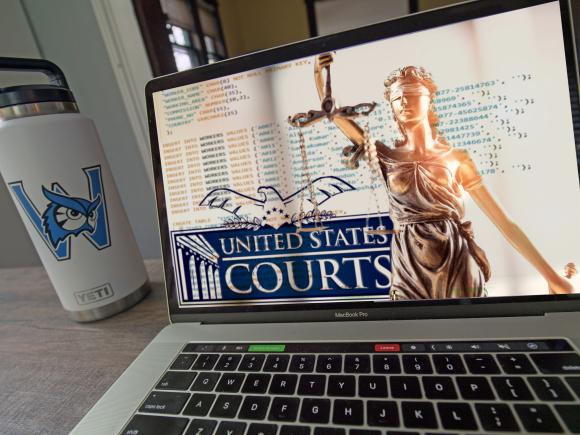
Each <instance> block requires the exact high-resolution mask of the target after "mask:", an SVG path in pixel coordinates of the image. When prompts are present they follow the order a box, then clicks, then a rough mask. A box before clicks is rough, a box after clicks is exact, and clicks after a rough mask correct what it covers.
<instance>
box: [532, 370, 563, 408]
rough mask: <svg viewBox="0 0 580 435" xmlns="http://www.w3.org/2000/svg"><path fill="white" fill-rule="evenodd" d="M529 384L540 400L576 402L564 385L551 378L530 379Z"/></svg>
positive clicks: (558, 380)
mask: <svg viewBox="0 0 580 435" xmlns="http://www.w3.org/2000/svg"><path fill="white" fill-rule="evenodd" d="M528 382H529V383H530V385H531V386H532V388H533V389H534V391H535V392H536V394H537V396H538V398H539V399H540V400H557V401H562V402H563V401H570V400H574V397H572V394H570V392H569V391H568V389H567V388H566V386H565V385H564V383H563V382H562V381H561V380H560V379H558V378H556V377H551V376H545V377H542V376H539V377H530V378H528Z"/></svg>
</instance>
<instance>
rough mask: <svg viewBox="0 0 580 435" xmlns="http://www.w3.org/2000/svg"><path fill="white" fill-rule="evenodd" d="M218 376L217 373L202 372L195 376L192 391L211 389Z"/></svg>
mask: <svg viewBox="0 0 580 435" xmlns="http://www.w3.org/2000/svg"><path fill="white" fill-rule="evenodd" d="M219 378H220V374H219V373H211V372H202V373H200V374H199V375H198V376H197V378H196V380H195V382H194V383H193V385H192V386H191V389H192V390H193V391H212V390H213V388H214V387H215V384H216V383H217V381H218V379H219Z"/></svg>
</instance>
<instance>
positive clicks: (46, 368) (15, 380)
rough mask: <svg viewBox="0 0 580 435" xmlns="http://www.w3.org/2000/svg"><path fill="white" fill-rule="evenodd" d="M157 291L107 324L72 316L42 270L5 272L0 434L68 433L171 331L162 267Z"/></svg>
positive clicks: (0, 284) (0, 286) (157, 270)
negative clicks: (141, 355) (165, 329)
mask: <svg viewBox="0 0 580 435" xmlns="http://www.w3.org/2000/svg"><path fill="white" fill-rule="evenodd" d="M146 263H147V270H148V272H149V277H150V279H151V283H152V284H151V285H152V292H151V293H150V294H149V296H147V297H146V298H145V299H144V300H143V301H142V302H141V303H139V304H138V305H137V306H135V307H133V308H131V309H130V310H128V311H126V312H124V313H121V314H118V315H116V316H113V317H111V318H109V319H106V320H101V321H98V322H93V323H85V324H81V323H76V322H74V321H72V320H70V319H69V318H68V317H67V314H66V312H65V311H64V310H63V309H62V306H61V305H60V302H59V300H58V298H57V296H56V293H55V292H54V290H53V288H52V285H51V284H50V281H49V280H48V277H47V275H46V273H45V272H44V269H43V268H40V267H35V268H23V269H0V433H7V434H8V433H9V434H33V433H34V434H41V433H42V434H60V433H63V434H64V433H68V432H70V431H71V430H72V428H73V427H74V426H75V425H76V424H77V423H78V422H79V421H80V419H81V418H82V417H83V416H84V415H85V414H86V412H87V411H88V410H89V409H90V408H91V406H93V405H94V403H95V402H96V401H97V400H98V399H99V397H101V395H102V394H103V393H104V392H105V391H106V390H107V389H108V388H109V387H110V386H111V384H112V383H113V382H114V381H115V380H116V379H117V378H118V377H119V376H120V375H121V373H122V372H123V371H124V370H125V369H126V368H127V367H128V366H129V364H130V363H131V362H132V361H133V359H135V357H136V356H137V355H138V354H139V353H140V352H141V351H142V350H143V349H144V348H145V346H146V345H147V344H148V343H149V342H150V341H151V340H152V339H153V337H154V336H155V335H156V334H157V333H158V332H159V331H160V330H161V329H162V328H163V327H164V326H165V325H167V324H168V323H169V322H168V319H167V310H166V305H165V294H164V289H163V285H162V267H161V262H160V261H148V262H146Z"/></svg>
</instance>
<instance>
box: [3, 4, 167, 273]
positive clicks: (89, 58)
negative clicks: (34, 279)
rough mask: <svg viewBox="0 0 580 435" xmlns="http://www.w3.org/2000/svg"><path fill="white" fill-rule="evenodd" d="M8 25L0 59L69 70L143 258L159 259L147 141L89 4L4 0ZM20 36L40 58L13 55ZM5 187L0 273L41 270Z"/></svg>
mask: <svg viewBox="0 0 580 435" xmlns="http://www.w3.org/2000/svg"><path fill="white" fill-rule="evenodd" d="M117 1H119V0H117ZM122 1H128V2H130V0H122ZM6 4H8V5H10V6H11V7H6ZM4 21H5V22H6V23H8V24H9V25H10V26H11V27H5V26H4V25H0V55H12V56H19V57H26V56H32V57H43V58H46V59H48V60H51V61H53V62H55V63H56V64H58V65H59V66H60V67H61V68H62V69H63V71H64V72H65V74H66V76H67V79H68V82H69V84H70V86H71V88H72V90H73V92H74V95H75V97H76V99H77V102H78V104H79V108H80V111H81V112H82V113H83V114H85V115H86V116H88V117H89V118H91V119H92V120H93V121H94V122H95V124H96V126H97V129H98V131H99V134H100V137H101V141H102V143H103V147H104V149H105V153H106V155H107V158H108V160H109V164H110V165H111V169H112V171H113V176H114V178H115V182H116V184H117V187H118V189H119V191H120V194H121V199H122V201H123V204H124V206H125V209H126V211H127V214H128V216H129V221H130V223H131V226H132V228H133V231H134V233H135V236H136V238H137V241H138V243H139V246H140V248H141V252H142V254H143V256H144V257H145V258H160V256H161V253H160V247H159V235H158V229H157V222H156V211H155V198H154V193H153V186H152V183H151V179H150V177H149V176H148V172H147V169H146V166H145V162H144V156H143V155H142V152H141V150H142V149H143V147H148V144H143V143H141V142H140V141H142V140H143V139H140V140H138V139H137V135H136V134H135V131H134V130H133V128H132V125H131V119H130V118H129V114H128V113H127V110H126V108H125V101H124V100H123V97H122V93H121V90H120V88H119V86H118V84H117V83H118V81H117V77H116V71H115V70H114V68H117V67H118V65H113V64H112V63H111V60H110V58H109V53H108V52H107V49H106V47H105V44H104V41H103V36H102V34H101V30H100V29H99V26H98V23H97V20H96V17H95V12H94V10H93V7H92V5H91V2H89V1H69V0H51V1H49V2H47V1H44V0H20V1H18V0H7V1H6V0H3V2H2V14H1V15H0V24H4ZM19 33H21V34H25V35H27V38H28V41H29V42H30V41H32V42H35V43H36V46H37V49H36V52H34V51H32V50H31V49H30V47H28V48H27V47H26V46H25V45H23V44H22V45H19V46H18V47H14V49H13V50H12V51H10V50H9V49H10V47H5V44H7V43H8V44H9V43H10V41H17V40H18V38H16V37H15V35H17V34H19ZM32 35H34V38H32ZM25 40H26V39H25ZM138 42H139V43H141V44H142V42H141V41H138ZM139 49H142V47H139ZM19 83H22V80H21V79H20V82H19ZM142 92H144V90H142ZM143 113H144V112H143ZM147 164H149V163H147ZM2 189H3V191H0V210H2V223H3V225H1V226H0V240H1V241H2V242H1V244H0V267H15V266H27V265H32V264H40V263H39V260H38V257H37V256H36V254H35V253H34V251H33V248H32V246H31V244H30V242H29V241H28V235H27V234H26V233H25V230H24V226H23V225H22V223H20V222H18V219H19V218H18V217H17V215H16V209H15V206H14V204H13V203H12V200H11V199H10V198H9V196H8V193H7V192H6V190H5V187H2ZM6 215H7V216H9V218H10V219H11V220H12V221H13V222H11V223H10V224H9V225H5V224H4V222H6V220H5V216H6ZM6 240H9V241H10V243H9V244H8V243H5V241H6ZM8 247H10V249H8ZM21 247H22V248H21ZM13 251H18V253H15V252H13Z"/></svg>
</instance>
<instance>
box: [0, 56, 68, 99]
mask: <svg viewBox="0 0 580 435" xmlns="http://www.w3.org/2000/svg"><path fill="white" fill-rule="evenodd" d="M0 71H22V72H40V73H42V74H44V75H46V76H47V77H48V80H49V82H50V84H48V85H41V84H39V85H23V86H11V87H8V88H4V89H2V88H0V109H1V108H3V107H9V106H17V105H21V104H34V103H46V102H57V101H60V102H64V103H74V102H75V99H74V96H73V94H72V91H71V90H70V88H69V86H68V83H67V82H66V78H65V76H64V73H63V72H62V70H61V69H60V68H59V67H58V66H57V65H55V64H54V63H52V62H50V61H48V60H44V59H23V58H15V57H0Z"/></svg>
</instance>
